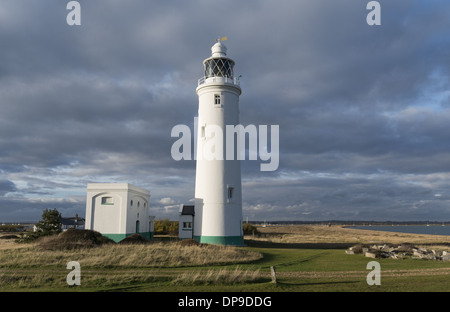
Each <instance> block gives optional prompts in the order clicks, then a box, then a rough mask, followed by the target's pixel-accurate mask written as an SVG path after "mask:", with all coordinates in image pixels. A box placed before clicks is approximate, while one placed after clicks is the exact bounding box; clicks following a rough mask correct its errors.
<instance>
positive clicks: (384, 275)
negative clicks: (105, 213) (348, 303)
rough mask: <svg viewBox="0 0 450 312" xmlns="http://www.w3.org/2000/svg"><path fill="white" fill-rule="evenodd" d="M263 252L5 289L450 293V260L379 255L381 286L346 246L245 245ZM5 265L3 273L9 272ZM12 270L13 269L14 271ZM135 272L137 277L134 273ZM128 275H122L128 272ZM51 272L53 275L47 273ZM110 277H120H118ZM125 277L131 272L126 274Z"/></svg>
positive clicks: (100, 271)
mask: <svg viewBox="0 0 450 312" xmlns="http://www.w3.org/2000/svg"><path fill="white" fill-rule="evenodd" d="M243 248H248V249H251V250H256V251H259V252H261V253H262V254H263V256H264V257H263V259H261V260H258V261H255V262H253V263H245V264H239V265H236V264H233V265H221V266H209V267H201V266H199V267H183V268H114V267H112V268H108V267H102V268H96V267H83V268H82V271H81V281H82V282H81V285H80V286H72V287H69V286H68V285H67V284H66V283H65V278H66V275H67V273H68V271H67V270H66V269H65V268H59V267H58V268H42V269H36V270H32V269H22V268H17V269H13V271H14V274H22V275H26V274H30V275H33V274H34V275H36V274H39V275H41V280H42V285H36V283H35V284H34V286H33V287H28V286H27V283H26V282H24V283H22V284H21V285H19V286H17V285H16V286H8V285H7V284H4V285H0V291H11V290H12V291H140V292H142V291H149V292H202V291H207V292H211V291H212V292H235V291H239V292H240V291H244V292H325V291H326V292H341V291H342V292H366V291H369V292H379V291H381V292H390V291H398V292H413V291H446V292H447V291H450V262H439V261H433V260H415V259H404V260H394V259H376V261H378V262H379V263H380V266H381V285H379V286H377V285H374V286H369V285H368V284H367V282H366V277H367V274H368V273H369V272H370V271H371V270H368V269H366V266H367V264H368V263H369V262H370V261H373V260H375V259H370V258H366V257H364V256H362V255H346V254H345V252H344V249H299V248H261V247H243ZM271 266H275V268H276V272H277V281H278V283H277V284H273V283H271V277H270V267H271ZM236 267H239V268H240V269H242V270H247V271H255V270H259V272H260V275H261V276H260V278H258V279H257V280H255V281H252V282H245V283H234V284H220V283H219V284H215V283H207V284H205V283H201V282H200V283H193V284H189V283H188V284H175V283H173V279H174V277H176V276H177V275H179V274H182V273H183V272H186V271H190V272H197V271H202V273H205V274H206V272H207V271H211V270H224V269H228V270H233V269H235V268H236ZM2 270H4V269H1V268H0V275H1V274H5V273H4V272H2ZM9 271H10V274H12V273H11V271H12V269H9ZM130 272H133V273H136V276H134V277H133V276H132V277H130V274H129V273H130ZM125 273H127V275H126V278H121V274H125ZM46 275H48V276H46ZM106 276H115V277H114V278H113V279H112V280H111V279H106V278H104V277H106ZM123 276H125V275H123ZM10 285H14V284H10Z"/></svg>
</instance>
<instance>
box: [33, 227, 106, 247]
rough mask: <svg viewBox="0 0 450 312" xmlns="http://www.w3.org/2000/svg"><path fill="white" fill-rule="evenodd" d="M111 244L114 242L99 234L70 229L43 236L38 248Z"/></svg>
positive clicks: (39, 240) (38, 241)
mask: <svg viewBox="0 0 450 312" xmlns="http://www.w3.org/2000/svg"><path fill="white" fill-rule="evenodd" d="M109 243H114V241H113V240H111V239H109V238H107V237H105V236H103V235H102V234H100V233H99V232H96V231H92V230H78V229H68V230H67V231H65V232H62V233H60V234H57V235H51V236H43V237H41V238H39V239H38V240H37V246H38V247H39V248H41V249H44V250H70V249H78V248H91V247H96V246H100V245H103V244H109Z"/></svg>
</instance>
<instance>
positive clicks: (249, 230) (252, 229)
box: [242, 223, 259, 235]
mask: <svg viewBox="0 0 450 312" xmlns="http://www.w3.org/2000/svg"><path fill="white" fill-rule="evenodd" d="M242 230H243V232H244V235H252V234H259V232H258V229H257V227H256V226H254V225H251V224H250V223H244V225H243V226H242Z"/></svg>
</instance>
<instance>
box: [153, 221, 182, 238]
mask: <svg viewBox="0 0 450 312" xmlns="http://www.w3.org/2000/svg"><path fill="white" fill-rule="evenodd" d="M153 225H154V231H155V235H168V234H172V235H178V221H169V219H163V220H161V219H157V220H155V222H154V223H153Z"/></svg>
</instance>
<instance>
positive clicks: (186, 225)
mask: <svg viewBox="0 0 450 312" xmlns="http://www.w3.org/2000/svg"><path fill="white" fill-rule="evenodd" d="M183 229H192V222H183Z"/></svg>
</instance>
